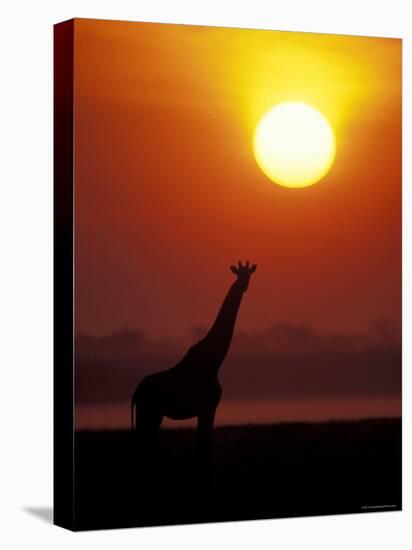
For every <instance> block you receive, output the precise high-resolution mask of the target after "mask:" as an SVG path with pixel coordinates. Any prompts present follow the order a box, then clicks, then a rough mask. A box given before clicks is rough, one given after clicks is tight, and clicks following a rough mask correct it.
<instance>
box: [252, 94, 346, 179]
mask: <svg viewBox="0 0 412 550" xmlns="http://www.w3.org/2000/svg"><path fill="white" fill-rule="evenodd" d="M253 151H254V154H255V158H256V162H257V163H258V165H259V167H260V168H261V169H262V171H263V173H264V174H266V176H267V177H268V178H269V179H270V180H272V181H273V182H275V183H277V184H279V185H282V186H284V187H307V186H309V185H313V184H314V183H317V182H318V181H319V180H320V179H321V178H323V176H325V174H326V173H327V172H328V171H329V169H330V167H331V166H332V163H333V161H334V158H335V153H336V140H335V135H334V132H333V130H332V127H331V125H330V124H329V122H328V121H327V119H326V118H325V117H324V116H323V115H322V113H320V112H319V111H318V110H317V109H315V108H314V107H311V106H310V105H308V104H307V103H302V102H297V101H288V102H285V103H279V104H278V105H276V106H275V107H273V108H272V109H270V110H269V111H268V112H267V113H266V114H265V115H264V116H263V117H262V119H261V120H260V122H259V124H258V125H257V127H256V130H255V134H254V139H253Z"/></svg>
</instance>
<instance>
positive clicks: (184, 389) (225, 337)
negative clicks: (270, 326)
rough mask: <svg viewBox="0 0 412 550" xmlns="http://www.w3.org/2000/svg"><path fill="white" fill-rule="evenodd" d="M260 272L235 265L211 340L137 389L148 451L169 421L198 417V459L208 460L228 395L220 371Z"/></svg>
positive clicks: (136, 420)
mask: <svg viewBox="0 0 412 550" xmlns="http://www.w3.org/2000/svg"><path fill="white" fill-rule="evenodd" d="M256 268H257V265H252V266H250V265H249V261H247V262H246V264H245V265H242V263H241V262H240V261H239V263H238V265H237V266H233V265H232V266H230V269H231V270H232V272H233V273H234V274H235V275H236V280H235V281H234V283H233V284H232V285H231V286H230V288H229V291H228V293H227V295H226V297H225V299H224V301H223V304H222V306H221V308H220V310H219V313H218V315H217V317H216V320H215V321H214V323H213V325H212V327H211V329H210V330H209V332H208V333H207V334H206V336H205V337H204V338H202V340H200V341H199V342H197V343H196V344H195V345H194V346H192V347H191V348H189V350H188V352H187V353H186V355H185V356H184V357H183V359H182V360H181V361H180V362H179V363H178V364H177V365H175V366H174V367H172V368H171V369H168V370H165V371H161V372H158V373H155V374H150V375H149V376H146V377H145V378H144V379H143V380H142V381H141V382H140V384H139V385H138V386H137V387H136V389H135V391H134V394H133V397H132V409H131V413H132V429H136V431H137V432H138V434H139V435H140V437H141V442H142V444H143V445H145V446H146V448H153V446H154V444H155V441H156V435H157V432H158V430H159V428H160V425H161V423H162V420H163V417H165V416H166V417H168V418H171V419H173V420H184V419H188V418H196V417H197V438H196V449H197V455H198V457H199V458H202V457H207V456H208V454H209V450H210V443H211V435H212V430H213V423H214V418H215V413H216V409H217V406H218V405H219V402H220V398H221V395H222V389H221V386H220V384H219V380H218V373H219V369H220V367H221V366H222V363H223V361H224V359H225V357H226V354H227V352H228V350H229V347H230V344H231V341H232V337H233V331H234V328H235V323H236V318H237V314H238V311H239V307H240V304H241V301H242V297H243V294H244V293H245V292H246V290H247V289H248V286H249V280H250V277H251V275H252V273H254V272H255V271H256Z"/></svg>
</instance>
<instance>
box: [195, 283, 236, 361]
mask: <svg viewBox="0 0 412 550" xmlns="http://www.w3.org/2000/svg"><path fill="white" fill-rule="evenodd" d="M243 293H244V291H243V289H242V285H241V283H240V281H239V280H236V281H235V282H234V283H233V284H232V286H231V287H230V289H229V292H228V293H227V295H226V297H225V299H224V301H223V304H222V306H221V308H220V310H219V313H218V314H217V317H216V319H215V322H214V323H213V325H212V327H211V329H210V330H209V332H208V333H207V335H206V336H205V338H204V340H203V342H204V343H207V345H208V346H210V349H211V350H213V355H214V356H215V357H216V363H217V365H218V367H220V365H221V364H222V362H223V360H224V358H225V356H226V354H227V352H228V350H229V347H230V343H231V341H232V337H233V331H234V328H235V324H236V318H237V313H238V311H239V307H240V304H241V301H242V297H243Z"/></svg>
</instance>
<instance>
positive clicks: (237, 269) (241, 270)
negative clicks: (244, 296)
mask: <svg viewBox="0 0 412 550" xmlns="http://www.w3.org/2000/svg"><path fill="white" fill-rule="evenodd" d="M256 268H257V265H256V264H253V265H252V266H249V260H248V261H247V262H246V264H245V265H242V262H241V261H240V260H239V263H238V265H237V266H236V265H231V266H230V269H231V270H232V272H233V273H234V274H235V275H236V276H237V280H238V281H239V283H240V285H241V289H242V291H243V292H246V290H247V288H248V286H249V280H250V277H251V276H252V273H254V272H255V271H256Z"/></svg>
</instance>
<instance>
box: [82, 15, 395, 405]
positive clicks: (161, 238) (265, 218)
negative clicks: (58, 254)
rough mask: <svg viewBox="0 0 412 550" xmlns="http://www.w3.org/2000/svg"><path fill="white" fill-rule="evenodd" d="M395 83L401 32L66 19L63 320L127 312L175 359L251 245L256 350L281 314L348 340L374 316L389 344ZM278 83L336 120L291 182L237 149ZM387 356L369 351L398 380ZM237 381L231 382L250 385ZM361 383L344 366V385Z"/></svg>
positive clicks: (122, 323)
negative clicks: (284, 183) (67, 244)
mask: <svg viewBox="0 0 412 550" xmlns="http://www.w3.org/2000/svg"><path fill="white" fill-rule="evenodd" d="M401 87H402V83H401V41H400V40H395V39H382V38H366V37H348V36H336V35H320V34H309V33H308V34H304V33H291V32H274V31H256V30H239V29H227V28H214V27H194V26H179V25H163V24H148V23H129V22H114V21H94V20H76V22H75V177H76V191H75V231H76V265H75V277H76V319H75V321H76V333H77V334H79V335H80V334H83V335H85V334H86V335H89V336H93V337H95V338H100V339H103V340H104V338H106V337H109V336H110V335H111V334H112V333H113V332H116V331H119V330H123V329H125V328H127V329H129V330H131V331H136V332H137V333H139V334H140V333H143V334H144V338H145V339H146V340H147V341H151V342H157V343H159V342H162V346H166V347H167V346H169V347H170V349H173V350H175V351H173V353H171V354H170V360H172V358H175V359H176V360H178V359H179V355H182V354H183V352H184V351H185V346H186V345H187V344H189V343H190V342H191V341H193V338H194V335H195V334H196V331H197V330H198V331H200V333H201V332H202V330H204V329H206V328H207V327H208V326H209V325H210V323H211V322H212V321H213V318H214V315H215V314H216V312H217V309H218V307H219V306H220V303H221V302H222V300H223V298H224V296H225V293H226V291H227V289H228V286H229V285H230V283H231V281H232V279H233V276H232V274H231V273H230V271H229V269H228V267H229V265H230V264H231V263H233V262H235V261H237V260H238V259H250V260H251V261H253V262H256V263H258V265H259V267H258V270H257V272H256V274H255V276H254V278H253V279H252V281H251V284H250V287H249V291H248V293H247V295H246V296H245V298H244V301H243V303H242V306H241V311H240V315H239V319H238V325H237V331H238V334H240V335H242V334H243V335H246V337H247V338H251V339H252V340H249V342H252V341H253V338H254V337H255V338H258V340H257V341H256V346H257V347H256V350H260V351H261V345H262V344H261V342H262V340H259V338H261V339H262V338H267V335H268V334H269V335H270V334H273V330H276V327H278V328H279V326H284V327H286V330H287V331H290V330H292V332H293V329H294V328H296V327H306V328H307V330H309V331H310V333H311V334H312V335H313V334H315V335H316V338H318V335H319V334H320V335H323V336H322V338H324V339H326V340H327V339H328V338H329V339H330V338H336V337H341V338H352V339H353V338H355V339H356V338H358V339H361V340H362V338H363V340H362V342H364V341H365V340H364V339H365V338H367V337H371V336H370V335H374V334H375V335H376V330H377V329H376V327H382V326H386V327H390V329H388V328H387V329H385V330H386V332H385V331H383V332H382V330H381V332H380V333H379V334H380V340H379V346H381V347H382V346H383V347H385V346H389V348H390V349H395V350H397V352H398V355H399V354H400V339H399V331H400V322H401ZM290 100H296V101H305V102H307V103H309V104H311V105H313V106H314V107H316V108H317V109H319V110H320V111H321V112H322V113H323V114H324V115H325V116H326V117H327V118H328V120H329V121H330V123H331V125H332V126H333V128H334V130H335V133H336V140H337V153H336V160H335V162H334V164H333V166H332V168H331V170H330V172H329V173H328V174H327V176H326V177H325V178H324V179H323V180H322V181H321V182H319V183H318V184H316V185H314V186H312V187H308V188H304V189H287V188H282V187H279V186H277V185H275V184H274V183H272V182H271V181H269V180H268V179H267V178H266V176H265V175H264V174H263V173H262V172H261V171H260V169H259V167H258V166H257V164H256V161H255V159H254V156H253V150H252V139H253V131H254V128H255V127H256V125H257V123H258V122H259V120H260V118H261V117H262V116H263V115H264V113H265V112H266V111H267V110H268V109H270V108H271V107H272V106H273V105H275V104H276V103H279V102H281V101H290ZM385 323H386V324H385ZM394 334H395V335H396V336H395V337H394ZM253 335H255V336H253ZM365 335H369V336H365ZM372 337H373V336H372ZM265 341H266V340H265ZM351 341H352V340H351ZM259 342H260V343H259ZM314 342H315V341H314ZM316 342H317V343H318V340H316ZM394 342H395V343H394ZM166 343H167V344H166ZM159 345H160V344H159ZM233 345H234V346H235V345H236V340H235V342H234V344H233ZM313 345H315V343H313ZM316 345H317V344H316ZM250 346H251V347H250V349H251V350H252V351H253V349H254V348H253V345H252V344H250ZM259 346H260V347H259ZM145 349H146V348H145ZM239 349H240V347H239V345H238V347H237V348H235V349H234V350H233V353H232V352H231V363H236V361H234V358H235V357H236V353H237V352H238V351H239ZM248 349H249V348H248ZM278 351H279V350H278ZM281 351H282V353H283V351H284V350H283V348H282V350H281ZM338 351H339V350H338ZM338 351H337V353H338ZM168 357H169V356H168ZM271 357H272V359H271V360H272V361H273V360H274V361H276V354H275V355H272V356H271ZM399 358H400V355H399V357H398V356H397V359H396V360H394V361H393V362H392V363H391V362H390V361H389V362H388V363H387V364H386V366H383V367H381V368H382V369H384V370H385V369H387V370H388V373H387V374H388V376H389V377H390V375H391V373H392V375H393V376H395V378H396V380H398V382H399V369H400V363H399V361H400V359H399ZM329 359H330V358H329ZM269 360H270V359H269V358H268V361H269ZM332 360H333V359H332ZM338 363H339V362H338ZM160 366H161V362H159V365H157V363H156V367H157V368H158V367H160ZM169 366H172V365H171V364H164V365H163V368H167V367H169ZM79 368H80V367H79ZM224 368H226V367H224ZM230 368H231V369H236V364H231V365H230ZM245 368H246V367H245ZM344 368H345V365H343V366H342V365H341V369H344ZM394 370H395V371H396V372H395V375H394V374H393V371H394ZM335 372H336V373H337V375H339V371H338V370H336V369H335ZM255 374H256V373H255ZM341 375H342V372H340V376H341ZM94 376H95V378H93V377H92V378H91V379H90V378H88V382H87V385H86V386H85V387H87V388H89V390H90V388H93V385H94V382H93V380H94V381H95V382H96V383H98V378H99V376H100V375H99V374H95V375H94ZM227 376H229V375H227ZM257 376H258V375H257ZM314 376H315V375H314ZM316 376H317V377H318V378H316ZM316 376H315V378H314V379H313V380H314V382H315V385H317V386H319V385H320V386H322V384H319V383H320V380H321V377H322V374H321V373H317V374H316ZM109 378H110V377H109ZM261 378H262V377H261ZM341 378H342V376H341ZM138 379H139V372H137V373H136V381H138ZM262 380H263V382H262V384H263V385H262V387H265V379H264V376H263V378H262ZM385 380H386V378H385ZM267 382H268V380H266V385H267ZM233 383H234V384H235V385H236V382H233ZM108 384H110V383H109V382H108ZM239 384H240V383H239ZM242 384H244V387H243V386H239V388H238V390H239V391H238V392H237V394H236V391H235V397H236V399H240V400H241V399H244V400H247V399H249V398H250V399H252V398H253V399H255V401H256V400H259V399H260V397H261V395H260V393H259V391H257V390H256V389H255V390H254V393H253V395H251V396H248V394H247V391H244V390H245V388H246V387H247V386H248V384H249V382H247V377H246V381H245V382H242ZM397 384H398V383H397ZM397 384H395V385H394V386H393V388H392V390H391V398H392V397H393V396H398V397H399V384H398V385H397ZM232 386H233V384H232ZM259 387H260V386H259ZM359 388H360V389H359ZM359 388H358V389H357V388H356V374H354V375H353V380H352V383H351V384H350V387H349V389H347V391H346V394H345V395H349V396H350V395H355V394H356V395H364V396H366V397H367V394H368V389H367V388H368V386H367V384H366V386H365V384H364V383H360V384H359ZM132 390H133V388H131V390H130V392H131V391H132ZM381 390H382V391H381V394H382V395H383V394H384V393H385V391H384V390H385V383H382V388H381ZM87 391H88V390H85V389H84V388H83V390H82V392H83V393H82V396H83V398H82V401H83V402H85V403H86V402H87V401H88V399H87ZM90 391H91V393H93V390H92V389H91V390H90ZM127 391H128V388H127V387H125V388H124V389H123V393H121V396H123V397H124V396H126V395H127ZM224 391H225V387H224ZM230 392H231V389H230V387H229V394H230ZM109 393H110V392H109ZM292 394H293V392H292ZM321 394H322V396H323V398H324V399H326V398H329V397H330V395H332V394H333V392H330V395H329V394H328V387H326V388H324V390H323V393H322V392H321ZM375 394H376V395H379V391H376V392H375ZM93 395H95V394H94V393H93ZM104 395H105V396H106V397H104ZM107 395H108V394H107V391H102V394H101V401H102V402H104V401H105V400H106V398H107ZM299 395H300V394H299V392H298V393H297V394H295V395H294V397H293V398H294V399H295V398H299ZM123 397H120V398H119V399H118V401H122V400H123ZM272 397H273V396H272ZM272 397H270V399H272ZM278 397H279V396H278ZM284 398H285V399H292V396H291V394H290V392H289V393H288V392H285V394H284ZM91 400H92V401H94V402H98V401H99V399H98V396H97V397H96V396H95V397H93V399H91ZM111 400H112V401H113V400H114V401H116V399H114V398H113V399H111ZM245 402H246V401H245ZM398 404H399V401H398ZM382 410H383V409H382Z"/></svg>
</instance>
